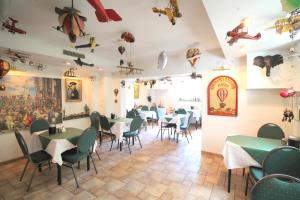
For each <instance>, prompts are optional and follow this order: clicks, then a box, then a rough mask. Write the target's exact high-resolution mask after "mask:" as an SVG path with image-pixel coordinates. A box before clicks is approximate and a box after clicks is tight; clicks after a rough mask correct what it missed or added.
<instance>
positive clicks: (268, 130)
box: [257, 123, 285, 140]
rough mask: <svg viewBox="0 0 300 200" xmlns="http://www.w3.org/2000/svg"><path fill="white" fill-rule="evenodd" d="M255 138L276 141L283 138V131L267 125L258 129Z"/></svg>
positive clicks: (269, 124)
mask: <svg viewBox="0 0 300 200" xmlns="http://www.w3.org/2000/svg"><path fill="white" fill-rule="evenodd" d="M257 137H262V138H270V139H278V140H281V139H282V138H284V137H285V135H284V132H283V130H282V129H281V128H280V127H279V126H278V125H276V124H273V123H267V124H264V125H263V126H261V127H260V128H259V129H258V132H257Z"/></svg>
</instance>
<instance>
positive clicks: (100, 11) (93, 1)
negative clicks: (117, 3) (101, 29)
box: [87, 0, 122, 22]
mask: <svg viewBox="0 0 300 200" xmlns="http://www.w3.org/2000/svg"><path fill="white" fill-rule="evenodd" d="M87 2H89V4H90V5H91V6H93V8H94V9H95V10H96V11H95V14H96V17H97V19H98V21H99V22H109V21H122V17H120V15H119V14H118V13H117V12H116V11H114V10H113V9H105V8H104V6H103V5H102V3H101V1H100V0H87Z"/></svg>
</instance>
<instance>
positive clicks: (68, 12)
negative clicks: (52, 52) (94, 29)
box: [55, 0, 87, 43]
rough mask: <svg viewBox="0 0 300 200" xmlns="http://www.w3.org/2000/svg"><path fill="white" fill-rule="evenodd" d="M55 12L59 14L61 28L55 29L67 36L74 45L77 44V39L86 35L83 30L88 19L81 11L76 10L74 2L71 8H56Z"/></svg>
mask: <svg viewBox="0 0 300 200" xmlns="http://www.w3.org/2000/svg"><path fill="white" fill-rule="evenodd" d="M55 12H56V13H57V14H58V22H59V26H57V27H55V28H56V30H58V31H60V32H63V33H65V34H67V35H68V36H69V39H70V41H71V42H72V43H75V42H76V38H77V37H82V36H85V35H86V34H85V32H83V29H84V22H86V21H87V19H86V17H84V16H82V15H81V12H80V11H79V10H76V9H75V8H74V4H73V0H72V6H71V7H64V8H63V9H61V8H58V7H55Z"/></svg>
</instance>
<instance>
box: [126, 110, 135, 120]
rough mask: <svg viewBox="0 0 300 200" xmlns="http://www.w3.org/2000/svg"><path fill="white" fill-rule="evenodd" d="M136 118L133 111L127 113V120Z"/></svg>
mask: <svg viewBox="0 0 300 200" xmlns="http://www.w3.org/2000/svg"><path fill="white" fill-rule="evenodd" d="M135 117H136V115H135V113H134V112H133V110H131V111H129V112H127V113H126V118H132V119H133V118H135Z"/></svg>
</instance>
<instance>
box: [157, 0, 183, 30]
mask: <svg viewBox="0 0 300 200" xmlns="http://www.w3.org/2000/svg"><path fill="white" fill-rule="evenodd" d="M152 11H153V12H154V13H158V14H159V16H161V15H162V14H163V15H166V16H167V17H168V18H169V21H170V22H171V23H172V25H175V24H176V18H180V17H182V14H181V13H180V12H179V7H178V0H170V2H169V5H168V7H166V8H164V9H160V8H157V7H154V8H152Z"/></svg>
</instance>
